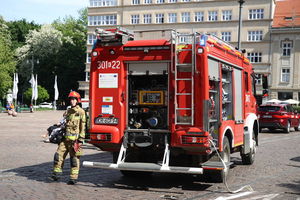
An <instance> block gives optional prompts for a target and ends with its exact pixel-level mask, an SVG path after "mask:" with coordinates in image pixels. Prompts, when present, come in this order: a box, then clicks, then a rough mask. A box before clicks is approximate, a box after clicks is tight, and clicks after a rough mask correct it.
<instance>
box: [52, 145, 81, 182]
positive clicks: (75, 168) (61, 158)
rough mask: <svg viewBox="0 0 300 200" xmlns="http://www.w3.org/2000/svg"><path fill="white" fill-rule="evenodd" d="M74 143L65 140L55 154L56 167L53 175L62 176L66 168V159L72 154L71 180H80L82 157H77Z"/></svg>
mask: <svg viewBox="0 0 300 200" xmlns="http://www.w3.org/2000/svg"><path fill="white" fill-rule="evenodd" d="M73 144H74V141H71V140H63V141H62V142H61V143H60V144H59V145H58V148H57V150H56V153H55V154H54V166H53V173H54V174H61V173H62V169H63V166H64V162H65V159H66V157H67V155H68V153H69V154H70V165H71V172H70V179H74V180H76V179H78V174H79V167H80V160H79V158H80V156H78V155H76V152H75V151H74V148H73Z"/></svg>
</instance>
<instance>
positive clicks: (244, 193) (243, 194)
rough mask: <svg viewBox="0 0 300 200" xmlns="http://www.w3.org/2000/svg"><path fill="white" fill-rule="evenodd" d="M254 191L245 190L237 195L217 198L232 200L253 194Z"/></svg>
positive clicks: (218, 199)
mask: <svg viewBox="0 0 300 200" xmlns="http://www.w3.org/2000/svg"><path fill="white" fill-rule="evenodd" d="M252 193H253V192H243V193H239V194H235V195H232V196H230V197H218V198H216V199H215V200H230V199H237V198H240V197H243V196H247V195H249V194H252Z"/></svg>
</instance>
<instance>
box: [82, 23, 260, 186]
mask: <svg viewBox="0 0 300 200" xmlns="http://www.w3.org/2000/svg"><path fill="white" fill-rule="evenodd" d="M148 32H149V31H148ZM163 32H164V31H163ZM96 33H97V41H96V43H95V45H94V47H93V50H92V53H91V58H92V61H91V72H90V129H89V133H90V143H91V144H93V145H95V146H97V147H99V148H100V149H101V150H103V151H110V152H113V158H114V159H113V160H114V162H113V163H102V162H89V161H85V162H84V163H83V165H84V166H86V167H98V168H106V169H117V170H121V172H122V173H123V174H124V175H132V174H136V173H137V172H138V171H139V172H143V173H144V172H170V173H189V174H204V175H207V176H209V177H210V178H211V179H213V180H215V181H222V180H223V178H224V177H225V176H226V175H227V174H228V171H229V166H230V164H231V162H230V153H232V152H237V151H238V152H240V154H241V158H242V162H243V164H252V163H253V161H254V157H255V152H256V146H257V144H258V130H259V128H258V119H257V116H256V107H257V106H256V100H255V98H254V92H255V88H254V84H253V83H254V76H253V69H252V66H251V64H250V63H249V60H248V59H247V58H245V57H244V55H243V54H242V53H241V52H240V51H237V50H235V49H234V48H233V47H232V46H231V45H229V44H228V43H226V42H224V41H222V40H221V39H218V38H216V37H214V36H211V35H205V34H198V33H193V34H180V33H177V32H175V31H170V38H169V39H159V40H158V39H156V40H134V34H133V33H132V32H130V31H127V30H125V29H122V28H116V29H110V30H100V29H98V30H97V31H96ZM139 34H140V33H139ZM139 34H138V35H139ZM181 41H184V43H183V42H181Z"/></svg>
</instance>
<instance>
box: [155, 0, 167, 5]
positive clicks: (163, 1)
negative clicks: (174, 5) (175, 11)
mask: <svg viewBox="0 0 300 200" xmlns="http://www.w3.org/2000/svg"><path fill="white" fill-rule="evenodd" d="M156 3H157V4H161V3H165V0H156Z"/></svg>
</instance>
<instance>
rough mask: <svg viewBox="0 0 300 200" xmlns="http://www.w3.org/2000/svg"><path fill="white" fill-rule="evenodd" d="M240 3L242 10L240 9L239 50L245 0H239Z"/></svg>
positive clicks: (239, 47)
mask: <svg viewBox="0 0 300 200" xmlns="http://www.w3.org/2000/svg"><path fill="white" fill-rule="evenodd" d="M238 3H239V4H240V11H239V30H238V46H237V48H238V50H240V49H241V29H242V8H243V4H244V3H245V0H238Z"/></svg>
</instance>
